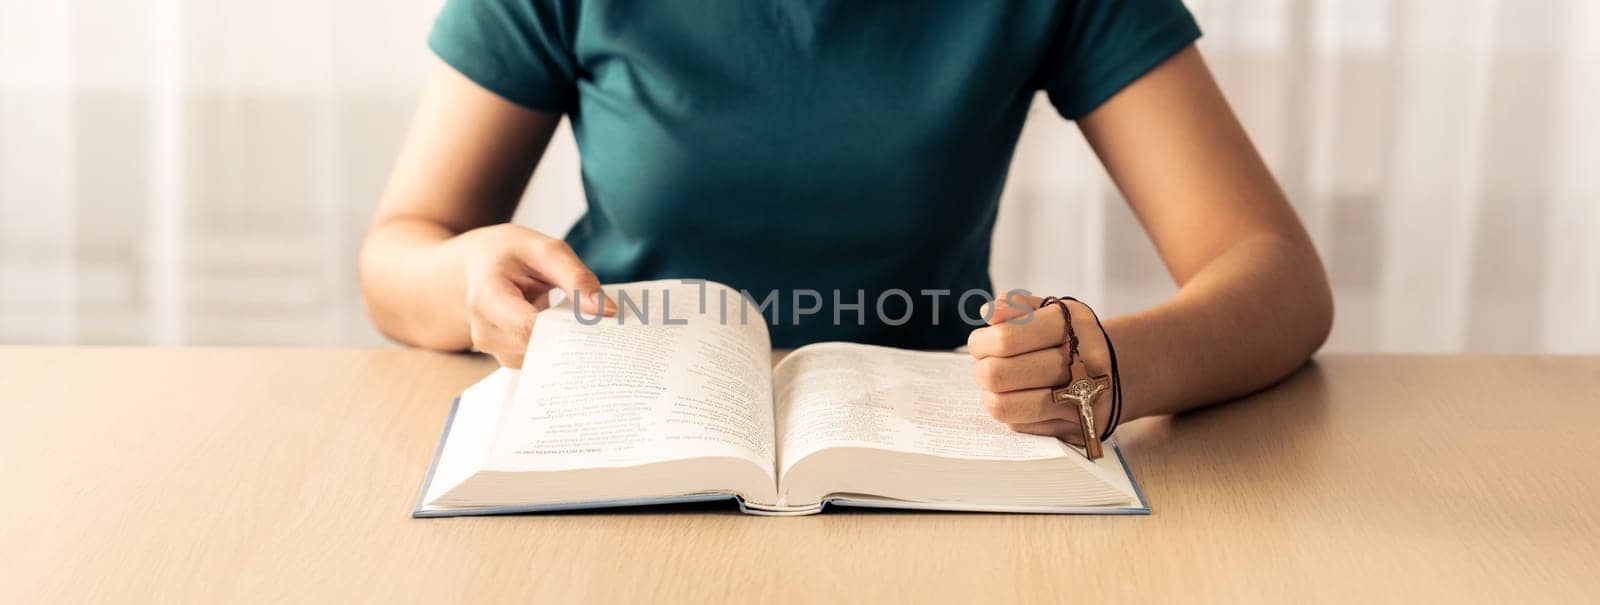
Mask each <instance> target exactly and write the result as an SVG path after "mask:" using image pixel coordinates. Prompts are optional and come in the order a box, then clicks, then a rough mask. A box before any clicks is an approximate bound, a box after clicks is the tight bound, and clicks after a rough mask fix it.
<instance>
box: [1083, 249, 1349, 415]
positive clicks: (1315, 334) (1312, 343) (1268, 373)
mask: <svg viewBox="0 0 1600 605" xmlns="http://www.w3.org/2000/svg"><path fill="white" fill-rule="evenodd" d="M1303 241H1304V240H1302V242H1303ZM1332 322H1333V298H1332V294H1331V293H1330V291H1329V288H1328V282H1327V278H1326V275H1325V273H1324V271H1323V268H1322V264H1321V262H1320V261H1319V260H1318V259H1317V255H1316V252H1315V250H1313V249H1312V248H1311V246H1310V244H1309V243H1296V242H1291V241H1287V240H1284V239H1282V238H1278V237H1257V238H1250V239H1245V240H1242V241H1240V242H1239V243H1237V244H1235V245H1233V246H1231V247H1230V248H1229V249H1228V250H1226V251H1224V252H1223V253H1221V254H1219V255H1218V256H1217V257H1216V258H1214V259H1213V260H1212V261H1211V262H1210V263H1207V264H1206V266H1205V267H1204V268H1203V269H1201V270H1200V271H1199V272H1197V273H1196V274H1195V275H1194V276H1193V277H1191V278H1190V279H1189V280H1188V281H1187V282H1186V283H1184V285H1183V286H1182V287H1181V288H1180V289H1179V291H1178V294H1177V295H1175V296H1174V297H1173V298H1172V299H1170V300H1168V301H1167V302H1165V303H1163V304H1161V305H1159V306H1156V307H1154V308H1151V309H1148V310H1146V311H1143V312H1140V313H1135V314H1132V315H1126V316H1121V317H1116V318H1113V319H1111V320H1109V321H1107V322H1106V331H1107V332H1108V333H1110V335H1111V338H1112V342H1113V343H1114V344H1115V345H1116V347H1117V357H1118V366H1119V370H1120V373H1121V375H1122V387H1123V389H1124V405H1125V406H1126V407H1125V409H1124V412H1123V414H1124V416H1123V417H1124V418H1125V419H1133V418H1139V417H1143V416H1154V415H1161V414H1171V413H1175V412H1180V411H1183V410H1188V409H1192V408H1195V407H1199V406H1203V405H1207V404H1211V403H1216V402H1219V401H1224V400H1227V399H1230V398H1233V397H1238V396H1240V395H1244V394H1247V393H1250V392H1253V391H1256V390H1259V389H1261V388H1263V387H1266V386H1268V385H1270V384H1272V383H1273V382H1276V381H1277V380H1279V379H1282V378H1283V377H1284V376H1287V375H1288V374H1289V373H1290V372H1293V371H1294V370H1295V369H1296V368H1298V367H1300V366H1301V365H1302V364H1304V363H1305V362H1306V360H1307V359H1309V358H1310V356H1311V354H1312V353H1314V352H1316V350H1317V348H1319V347H1321V346H1322V343H1323V341H1324V340H1326V338H1327V335H1328V330H1329V328H1330V327H1331V325H1332Z"/></svg>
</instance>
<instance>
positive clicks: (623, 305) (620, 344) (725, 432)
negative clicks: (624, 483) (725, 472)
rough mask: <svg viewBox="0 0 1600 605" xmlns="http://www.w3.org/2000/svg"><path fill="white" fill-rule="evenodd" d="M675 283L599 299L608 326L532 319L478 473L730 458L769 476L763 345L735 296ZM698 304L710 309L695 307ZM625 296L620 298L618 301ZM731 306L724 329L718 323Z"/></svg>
mask: <svg viewBox="0 0 1600 605" xmlns="http://www.w3.org/2000/svg"><path fill="white" fill-rule="evenodd" d="M704 286H705V287H704V289H703V290H702V288H701V285H700V284H695V283H689V284H686V283H683V282H682V281H680V280H664V281H655V282H639V283H632V284H621V285H618V286H614V287H606V288H605V290H606V292H607V296H608V297H609V298H610V299H611V300H612V301H613V302H615V303H617V305H618V307H619V313H618V315H617V316H616V317H607V318H603V319H601V320H600V321H598V322H597V323H594V325H585V322H588V321H593V320H594V319H595V318H593V317H589V316H584V317H583V321H580V319H579V317H578V316H576V315H574V312H573V309H572V307H571V302H570V301H569V302H564V303H562V304H560V305H557V306H555V307H552V308H550V309H548V310H546V311H543V312H541V313H540V314H539V317H538V319H537V321H536V322H535V325H534V330H533V336H532V338H530V340H529V343H528V352H527V357H526V359H525V360H524V362H523V369H522V373H521V376H520V378H519V381H518V383H517V385H516V387H515V391H514V393H513V395H512V397H511V398H510V399H509V400H508V401H507V403H506V407H505V409H504V410H503V412H502V413H501V415H500V428H499V431H498V433H497V434H496V436H495V438H494V444H493V446H492V448H491V460H490V461H489V464H488V465H487V466H488V468H492V469H494V470H508V471H526V470H560V469H572V468H596V467H617V466H632V465H638V464H645V463H650V462H659V461H663V460H675V459H683V458H695V457H706V456H721V457H738V458H744V459H748V460H750V461H752V462H754V463H756V464H757V465H758V466H759V467H760V468H762V469H766V471H767V473H768V474H772V472H773V466H774V459H775V458H774V444H773V424H772V400H771V395H772V386H771V385H772V383H771V373H770V363H771V345H770V343H769V341H768V340H767V329H766V325H765V323H764V320H763V319H761V316H760V315H759V314H756V315H755V319H754V320H753V321H750V322H747V323H746V322H740V321H738V315H737V307H736V306H734V305H737V304H739V301H741V300H742V299H740V298H739V297H738V293H737V292H732V294H731V295H729V294H726V292H729V291H730V290H729V289H728V288H727V287H726V286H722V285H719V284H714V283H705V284H704ZM702 292H704V293H705V295H706V296H708V297H709V300H703V299H702V297H701V293H702ZM624 296H625V297H626V298H624ZM719 300H729V301H730V302H729V303H728V305H729V306H730V307H732V308H734V309H735V312H734V314H733V317H731V318H724V317H722V315H723V314H721V313H719V310H720V308H722V307H721V306H720V305H719Z"/></svg>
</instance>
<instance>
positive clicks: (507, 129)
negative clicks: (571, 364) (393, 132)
mask: <svg viewBox="0 0 1600 605" xmlns="http://www.w3.org/2000/svg"><path fill="white" fill-rule="evenodd" d="M560 121H561V116H560V115H557V114H549V113H542V112H538V111H533V110H529V109H525V108H522V107H519V106H517V105H514V104H512V103H510V102H508V101H506V100H504V99H501V98H500V97H498V96H495V95H494V94H493V93H491V92H489V91H487V90H484V89H483V88H482V87H480V86H478V85H477V84H475V83H473V82H472V81H471V80H468V79H467V78H466V77H465V76H462V75H461V74H460V73H458V72H456V71H455V70H454V69H452V68H450V67H449V66H447V65H445V64H443V63H442V62H437V61H436V62H435V63H434V67H433V68H432V70H431V72H430V74H429V77H428V83H427V85H426V88H424V90H423V94H422V100H421V102H420V104H419V105H418V108H417V113H416V116H415V117H414V118H413V119H412V122H411V128H410V131H409V132H408V133H407V134H406V139H405V143H404V145H403V146H402V148H401V152H400V158H399V160H398V161H397V162H396V164H395V168H394V173H393V174H392V175H391V176H390V178H389V183H388V186H387V187H386V188H385V190H384V193H383V197H382V199H381V200H380V201H379V204H378V212H377V216H376V217H374V218H373V221H372V226H371V227H370V228H369V229H368V230H367V237H366V240H365V241H364V242H362V246H361V260H360V269H361V290H362V293H363V294H364V296H365V298H366V304H367V314H368V315H370V316H371V317H372V321H373V323H374V324H376V325H377V327H378V329H379V330H381V331H382V332H383V333H384V334H386V335H388V336H389V337H391V338H394V339H395V340H398V341H400V342H404V343H407V344H411V345H415V346H420V347H427V348H430V349H440V350H451V351H460V350H465V349H468V348H472V349H477V350H480V351H483V352H485V353H489V354H491V355H494V357H495V359H497V360H499V361H500V363H501V364H502V365H505V366H507V367H520V366H521V365H522V354H523V350H524V349H525V348H526V346H527V342H528V335H529V334H530V333H531V332H532V329H533V321H534V315H535V313H537V311H538V309H539V308H540V307H541V306H543V305H544V304H546V302H547V301H548V295H549V291H550V290H552V289H561V290H563V291H566V292H568V293H569V294H570V293H571V292H573V291H577V292H579V293H581V296H580V298H581V300H582V301H583V306H584V308H585V310H586V312H588V313H595V312H597V311H599V309H598V308H597V305H596V298H595V297H594V295H595V293H596V292H598V291H599V280H597V279H596V278H595V276H594V273H592V272H590V271H589V269H588V267H585V266H584V264H583V261H581V260H579V259H578V257H577V255H576V254H574V253H573V251H572V248H570V247H568V246H567V245H566V243H565V242H563V241H561V240H560V239H558V238H553V237H550V236H547V235H544V234H542V233H538V232H535V231H532V230H530V229H526V228H523V227H519V226H516V225H512V224H509V223H508V221H510V220H511V216H512V214H513V213H514V212H515V211H516V208H517V202H518V201H519V200H520V199H521V197H522V192H523V190H524V189H525V188H526V186H527V183H528V179H529V177H530V176H532V174H533V169H534V167H535V166H537V165H538V163H539V157H540V156H541V155H542V154H543V153H544V148H545V145H546V144H548V143H549V141H550V135H551V133H553V132H555V128H556V125H557V124H559V123H560Z"/></svg>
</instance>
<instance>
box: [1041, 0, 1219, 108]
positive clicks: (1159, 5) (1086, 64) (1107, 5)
mask: <svg viewBox="0 0 1600 605" xmlns="http://www.w3.org/2000/svg"><path fill="white" fill-rule="evenodd" d="M1063 19H1064V20H1063V22H1062V24H1061V28H1060V30H1059V31H1060V33H1059V34H1057V35H1058V39H1057V40H1055V41H1054V43H1055V44H1056V49H1055V51H1054V56H1053V57H1051V59H1052V61H1051V62H1050V63H1048V64H1046V66H1045V67H1044V69H1045V73H1042V74H1040V76H1041V78H1040V81H1041V82H1042V87H1043V88H1044V90H1045V92H1046V93H1047V94H1049V95H1050V102H1051V103H1053V104H1055V106H1056V111H1058V112H1060V113H1061V115H1062V116H1063V117H1066V118H1067V119H1069V120H1076V119H1078V118H1081V117H1083V116H1084V115H1086V114H1088V113H1089V112H1090V111H1093V110H1094V109H1095V108H1096V107H1099V106H1100V104H1101V103H1104V102H1106V100H1107V99H1110V98H1111V96H1112V95H1114V94H1116V93H1117V91H1119V90H1122V89H1123V87H1125V86H1127V85H1129V84H1131V83H1133V81H1134V80H1137V79H1139V77H1140V76H1143V75H1144V74H1145V73H1146V72H1149V71H1150V70H1151V69H1154V68H1155V67H1156V66H1157V65H1160V64H1161V62H1162V61H1166V60H1167V58H1169V57H1171V56H1172V55H1175V54H1177V53H1178V51H1180V50H1183V49H1184V48H1186V47H1188V46H1189V45H1190V44H1192V43H1194V41H1195V40H1196V39H1199V37H1200V27H1199V25H1197V24H1196V23H1195V21H1194V16H1193V15H1190V14H1189V10H1188V9H1187V8H1184V6H1183V2H1181V0H1069V1H1068V2H1067V8H1066V14H1065V15H1063Z"/></svg>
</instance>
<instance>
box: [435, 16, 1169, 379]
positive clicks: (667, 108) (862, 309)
mask: <svg viewBox="0 0 1600 605" xmlns="http://www.w3.org/2000/svg"><path fill="white" fill-rule="evenodd" d="M1199 35H1200V31H1199V28H1198V27H1197V26H1196V25H1195V22H1194V19H1193V17H1191V16H1190V14H1189V12H1188V11H1187V10H1186V9H1185V8H1184V7H1183V5H1182V3H1181V2H1180V1H1179V0H899V1H848V0H631V1H630V0H450V1H449V2H448V4H447V5H446V6H445V8H444V10H443V12H442V13H441V14H440V15H439V17H438V20H437V21H436V22H435V24H434V28H433V32H432V34H431V36H430V38H429V44H430V46H431V47H432V48H433V51H434V52H435V53H436V54H438V55H439V57H440V58H441V59H443V60H444V61H445V62H446V63H448V64H449V65H451V66H452V67H454V68H455V69H457V70H459V71H460V72H461V73H462V74H464V75H466V76H467V77H468V78H470V79H472V80H473V81H475V82H477V83H478V84H480V85H482V86H483V87H484V88H486V89H488V90H490V91H492V92H494V93H496V94H498V95H500V96H502V97H504V98H506V99H507V100H510V101H511V102H513V103H516V104H519V105H522V106H525V107H529V108H532V109H536V110H540V111H545V112H551V113H560V114H565V115H567V116H568V117H569V118H570V120H571V123H572V129H573V134H574V136H575V138H576V139H577V144H578V149H579V155H580V157H581V163H582V167H583V168H582V171H583V184H584V189H585V193H586V195H587V197H588V200H587V201H588V209H587V211H586V212H585V213H584V215H583V217H582V218H581V219H580V220H579V221H578V223H577V224H576V225H575V226H573V228H572V230H571V231H570V232H569V233H567V235H566V239H567V241H568V242H569V243H570V244H571V245H572V247H573V248H574V249H575V250H577V252H578V254H579V255H580V256H581V257H582V258H583V260H584V261H585V262H586V263H588V265H589V267H590V268H592V269H593V270H594V271H595V273H596V274H597V275H599V277H600V279H601V280H602V281H605V282H608V283H609V282H622V281H636V280H645V279H665V278H704V279H710V280H713V281H718V282H722V283H725V284H728V285H730V286H733V287H734V288H738V289H741V290H744V291H746V292H748V293H749V294H750V296H751V298H752V299H753V300H754V301H756V302H758V303H767V306H766V308H765V313H766V314H767V319H768V321H769V322H772V324H771V325H770V331H771V334H772V340H773V344H774V346H778V347H794V346H799V345H802V344H806V343H810V342H818V341H824V340H849V341H856V342H866V343H873V344H882V345H891V346H899V347H911V348H951V347H955V346H960V345H961V344H964V343H965V342H966V339H967V335H968V333H969V332H971V330H972V328H973V325H972V323H973V321H974V320H977V319H978V314H977V308H978V307H979V306H980V305H981V304H982V303H983V302H985V301H986V300H987V298H986V297H985V296H975V295H969V294H967V293H969V292H983V293H987V292H988V291H989V290H990V288H991V287H992V286H991V284H990V281H989V273H988V268H989V240H990V236H991V233H992V231H993V229H994V221H995V213H996V209H997V206H998V203H999V197H1000V190H1001V187H1002V185H1003V184H1004V182H1005V177H1006V172H1007V168H1008V165H1009V164H1010V162H1011V154H1012V150H1013V148H1014V147H1015V145H1016V140H1017V135H1018V133H1019V132H1020V131H1021V128H1022V122H1023V119H1024V118H1025V117H1026V114H1027V110H1028V106H1029V104H1030V102H1031V101H1032V99H1033V97H1034V94H1035V93H1036V91H1039V90H1044V91H1045V92H1047V93H1048V94H1049V97H1050V100H1051V101H1052V102H1053V103H1054V105H1055V107H1056V109H1057V110H1058V111H1059V112H1060V113H1061V115H1062V116H1064V117H1066V118H1067V119H1076V118H1078V117H1080V116H1082V115H1084V114H1086V113H1088V112H1089V111H1091V110H1093V109H1094V108H1095V107H1097V106H1098V105H1100V104H1101V103H1102V102H1104V101H1105V100H1106V99H1107V98H1109V97H1110V96H1111V95H1112V94H1114V93H1116V92H1117V91H1118V90H1120V89H1121V88H1122V87H1124V86H1126V85H1127V84H1128V83H1130V82H1132V81H1133V80H1135V79H1137V78H1138V77H1139V76H1140V75H1142V74H1144V73H1145V72H1147V71H1149V70H1150V69H1151V68H1153V67H1155V66H1156V65H1157V64H1159V63H1161V62H1162V61H1163V60H1165V59H1166V58H1168V57H1170V56H1172V55H1173V54H1174V53H1176V52H1177V51H1179V50H1181V49H1183V48H1184V47H1186V46H1188V45H1189V44H1190V43H1192V42H1193V41H1194V40H1195V39H1196V38H1198V37H1199ZM774 293H775V294H774ZM713 304H715V303H713ZM752 317H754V316H753V315H752ZM752 321H754V319H752Z"/></svg>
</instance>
